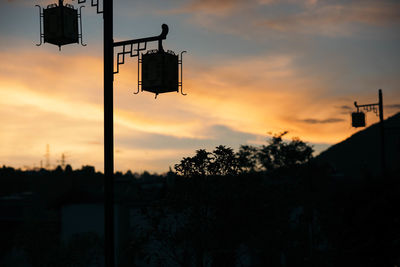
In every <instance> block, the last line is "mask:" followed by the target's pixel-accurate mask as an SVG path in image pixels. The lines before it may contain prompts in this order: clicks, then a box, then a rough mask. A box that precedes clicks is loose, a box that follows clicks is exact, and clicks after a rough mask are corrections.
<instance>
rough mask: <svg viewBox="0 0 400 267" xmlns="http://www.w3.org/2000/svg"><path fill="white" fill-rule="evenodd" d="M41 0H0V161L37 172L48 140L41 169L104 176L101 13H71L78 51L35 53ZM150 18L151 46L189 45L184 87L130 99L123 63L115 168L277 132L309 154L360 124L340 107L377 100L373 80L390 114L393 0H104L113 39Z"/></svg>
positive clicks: (144, 28) (393, 101) (398, 91)
mask: <svg viewBox="0 0 400 267" xmlns="http://www.w3.org/2000/svg"><path fill="white" fill-rule="evenodd" d="M100 1H101V0H100ZM53 2H56V0H53V1H48V0H46V1H44V0H36V1H35V0H0V125H1V126H0V165H3V164H4V165H8V166H13V167H17V168H32V167H38V166H40V161H41V160H42V161H43V162H44V161H45V156H44V155H45V153H46V145H47V144H48V145H49V146H50V160H51V164H52V165H53V166H55V165H56V164H59V161H60V159H61V154H62V153H64V154H65V155H66V161H67V163H69V164H71V165H72V167H73V168H80V167H81V166H82V165H93V166H95V167H96V169H97V170H100V171H103V52H102V51H103V43H102V40H103V39H102V38H103V36H102V29H103V19H102V15H98V14H96V11H95V8H93V7H89V5H88V4H86V7H85V8H83V11H82V12H83V39H84V42H85V43H87V46H86V47H82V46H80V45H77V44H73V45H68V46H63V47H62V51H61V52H59V51H58V47H56V46H54V45H51V44H43V45H42V46H39V47H38V46H36V45H35V43H38V42H39V14H38V9H37V8H35V7H34V6H35V4H39V5H41V6H47V4H50V3H53ZM89 2H90V0H89ZM65 3H69V4H73V5H74V6H75V7H77V6H78V4H77V1H70V0H69V1H65ZM162 23H166V24H168V25H169V28H170V30H169V34H168V37H167V40H166V41H165V42H164V48H166V49H170V50H173V51H175V52H180V51H182V50H187V51H188V53H187V54H185V55H184V59H183V62H184V91H186V93H187V94H188V95H187V96H182V95H180V94H177V93H169V94H162V95H159V96H158V98H157V99H154V95H153V94H150V93H147V92H143V93H140V94H138V95H134V94H133V92H134V91H135V90H136V88H137V58H129V57H128V59H127V61H126V64H125V65H123V66H121V67H120V73H119V74H117V75H115V82H114V97H115V124H114V129H115V169H116V170H119V171H127V170H128V169H130V170H132V171H134V172H142V171H143V170H148V171H150V172H158V173H162V172H165V171H168V167H169V166H171V167H173V166H174V164H175V163H178V162H179V160H180V159H181V158H182V157H184V156H192V155H193V154H194V152H195V150H196V149H199V148H206V149H208V150H211V149H213V148H214V147H215V146H217V145H220V144H223V145H227V146H231V147H233V148H235V149H237V148H238V147H239V145H241V144H253V145H261V144H265V143H266V139H267V137H268V136H269V134H270V133H279V132H282V131H285V130H287V131H289V135H288V137H289V138H291V137H296V136H297V137H300V138H301V139H302V140H305V141H307V142H309V143H310V144H312V145H313V146H314V149H315V150H316V151H317V152H320V151H321V150H323V149H326V148H327V147H329V145H332V144H334V143H337V142H340V141H342V140H343V139H345V138H347V137H349V136H350V135H351V134H353V133H355V132H356V131H358V130H359V129H354V128H352V127H351V122H350V113H351V112H352V111H353V110H354V106H353V102H354V101H355V100H357V101H358V102H359V103H360V104H364V103H365V104H367V103H375V102H377V101H378V89H379V88H382V89H383V97H384V104H385V107H384V113H385V118H387V117H389V116H391V115H394V114H395V113H397V112H399V111H400V1H396V0H393V1H388V0H376V1H369V0H342V1H341V0H339V1H333V0H326V1H322V0H321V1H317V0H298V1H296V0H283V1H279V0H203V1H201V0H140V1H139V0H137V1H133V0H115V1H114V40H115V41H121V40H127V39H133V38H140V37H147V36H154V35H158V34H160V32H161V24H162ZM151 47H152V48H155V47H156V46H155V44H153V45H152V46H151ZM377 119H378V118H377V117H376V115H375V114H374V113H372V112H370V113H368V114H367V123H368V124H369V125H370V124H372V123H375V122H377Z"/></svg>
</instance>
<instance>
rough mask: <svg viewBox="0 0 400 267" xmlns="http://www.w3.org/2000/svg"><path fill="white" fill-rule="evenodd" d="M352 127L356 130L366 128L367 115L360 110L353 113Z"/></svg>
mask: <svg viewBox="0 0 400 267" xmlns="http://www.w3.org/2000/svg"><path fill="white" fill-rule="evenodd" d="M351 126H353V127H355V128H358V127H365V113H364V112H362V111H358V110H357V111H356V112H353V113H351Z"/></svg>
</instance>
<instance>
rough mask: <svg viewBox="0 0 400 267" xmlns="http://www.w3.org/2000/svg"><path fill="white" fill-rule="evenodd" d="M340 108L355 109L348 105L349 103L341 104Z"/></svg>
mask: <svg viewBox="0 0 400 267" xmlns="http://www.w3.org/2000/svg"><path fill="white" fill-rule="evenodd" d="M339 108H340V109H342V110H353V109H354V108H353V107H351V106H348V105H343V106H340V107H339Z"/></svg>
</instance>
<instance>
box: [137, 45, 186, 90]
mask: <svg viewBox="0 0 400 267" xmlns="http://www.w3.org/2000/svg"><path fill="white" fill-rule="evenodd" d="M178 67H179V60H178V55H175V53H174V52H172V51H170V50H168V51H167V52H165V51H163V50H150V51H148V52H147V53H146V54H143V56H142V82H141V85H142V91H148V92H152V93H155V94H156V95H158V94H161V93H168V92H179V77H178V75H179V71H178Z"/></svg>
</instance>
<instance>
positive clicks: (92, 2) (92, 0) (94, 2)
mask: <svg viewBox="0 0 400 267" xmlns="http://www.w3.org/2000/svg"><path fill="white" fill-rule="evenodd" d="M72 1H74V0H72ZM84 3H86V0H78V4H84ZM90 5H91V6H93V7H96V12H97V14H102V13H103V10H100V5H99V0H90Z"/></svg>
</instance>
